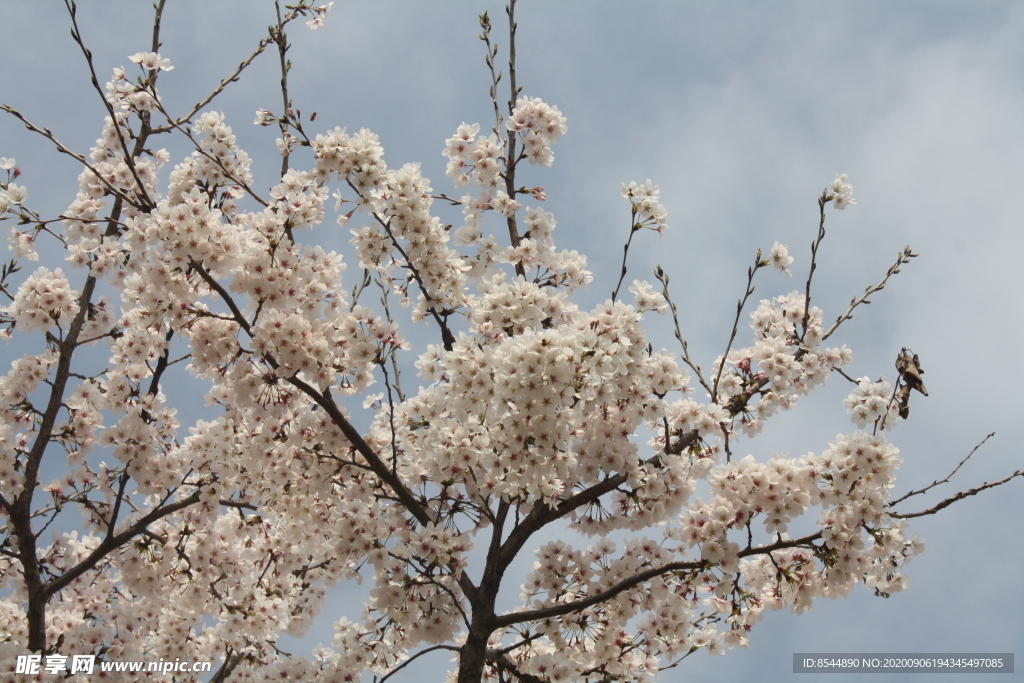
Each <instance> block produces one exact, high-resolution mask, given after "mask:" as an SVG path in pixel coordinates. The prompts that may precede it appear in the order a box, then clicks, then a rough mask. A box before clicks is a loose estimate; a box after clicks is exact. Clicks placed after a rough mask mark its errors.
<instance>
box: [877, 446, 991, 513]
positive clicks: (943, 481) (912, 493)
mask: <svg viewBox="0 0 1024 683" xmlns="http://www.w3.org/2000/svg"><path fill="white" fill-rule="evenodd" d="M995 435H996V433H995V432H992V433H991V434H989V435H988V436H986V437H985V438H984V439H982V440H981V441H980V442H979V443H978V445H977V446H975V447H974V448H972V449H971V452H970V453H968V454H967V455H966V456H965V457H964V459H963V460H961V461H960V464H958V465H957V466H956V467H954V468H953V471H952V472H950V473H949V474H947V475H946V478H945V479H936V480H935V481H933V482H932V483H931V484H928V486H925V487H924V488H923V489H918V490H917V491H910V492H909V493H906V494H904V495H902V496H900V497H899V498H897V499H896V500H891V501H889V504H888V507H892V506H893V505H897V504H898V503H902V502H903V501H905V500H906V499H907V498H910V497H911V496H916V495H920V494H922V493H927V492H928V491H930V490H931V489H933V488H935V487H936V486H938V485H939V484H945V483H947V482H948V481H949V480H950V479H952V478H953V475H954V474H956V473H957V471H958V470H959V469H960V468H961V467H963V466H964V463H965V462H967V461H968V460H970V458H971V456H972V455H974V453H975V452H976V451H977V450H978V449H979V448H981V447H982V446H984V445H985V442H986V441H988V440H989V439H991V438H992V437H993V436H995Z"/></svg>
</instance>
